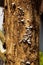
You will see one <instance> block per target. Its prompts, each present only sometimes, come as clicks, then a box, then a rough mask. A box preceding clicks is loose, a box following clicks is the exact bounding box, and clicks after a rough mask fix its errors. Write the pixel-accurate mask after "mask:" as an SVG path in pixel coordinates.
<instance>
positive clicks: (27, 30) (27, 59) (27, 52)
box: [3, 0, 40, 65]
mask: <svg viewBox="0 0 43 65" xmlns="http://www.w3.org/2000/svg"><path fill="white" fill-rule="evenodd" d="M4 4H5V5H4V8H5V10H4V12H5V14H4V15H5V16H4V22H3V27H4V32H5V42H6V50H7V52H6V58H7V65H39V26H40V16H39V11H38V10H37V8H38V7H36V6H35V2H34V0H5V1H4ZM35 7H36V8H35Z"/></svg>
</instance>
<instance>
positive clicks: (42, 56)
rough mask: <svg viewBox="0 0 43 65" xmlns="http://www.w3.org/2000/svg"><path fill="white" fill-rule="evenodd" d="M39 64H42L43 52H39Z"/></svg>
mask: <svg viewBox="0 0 43 65" xmlns="http://www.w3.org/2000/svg"><path fill="white" fill-rule="evenodd" d="M40 65H43V52H40Z"/></svg>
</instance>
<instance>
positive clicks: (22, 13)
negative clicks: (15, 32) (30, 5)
mask: <svg viewBox="0 0 43 65" xmlns="http://www.w3.org/2000/svg"><path fill="white" fill-rule="evenodd" d="M18 9H19V11H20V16H24V11H23V9H22V8H20V7H18Z"/></svg>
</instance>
